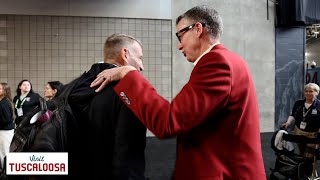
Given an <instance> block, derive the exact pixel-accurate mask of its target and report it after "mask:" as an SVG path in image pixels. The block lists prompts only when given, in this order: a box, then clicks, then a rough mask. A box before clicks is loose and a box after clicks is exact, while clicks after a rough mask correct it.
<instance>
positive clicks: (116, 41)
mask: <svg viewBox="0 0 320 180" xmlns="http://www.w3.org/2000/svg"><path fill="white" fill-rule="evenodd" d="M134 43H138V44H139V45H140V46H141V47H142V43H141V42H140V41H139V40H138V39H136V38H134V37H132V36H129V35H126V34H113V35H111V36H109V37H108V38H107V40H106V42H105V43H104V48H103V55H104V60H106V59H114V58H115V57H116V56H117V55H118V54H119V52H120V50H121V49H122V48H124V47H126V48H129V49H131V46H132V45H133V44H134Z"/></svg>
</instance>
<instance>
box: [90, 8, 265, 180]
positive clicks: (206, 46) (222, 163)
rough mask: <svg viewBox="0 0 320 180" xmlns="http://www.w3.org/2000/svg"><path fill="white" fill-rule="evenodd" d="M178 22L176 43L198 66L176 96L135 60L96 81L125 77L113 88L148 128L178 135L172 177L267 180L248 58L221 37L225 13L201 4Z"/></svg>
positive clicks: (161, 134)
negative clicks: (168, 95) (166, 93)
mask: <svg viewBox="0 0 320 180" xmlns="http://www.w3.org/2000/svg"><path fill="white" fill-rule="evenodd" d="M176 25H177V26H176V29H177V33H176V36H177V38H178V40H179V43H178V48H179V50H180V51H181V52H182V54H183V55H184V56H185V57H186V59H187V60H188V61H189V62H191V63H193V64H194V68H193V70H192V72H191V75H190V79H189V81H188V82H187V83H186V84H185V85H184V87H183V88H182V89H181V91H180V92H179V93H178V94H177V95H176V96H175V98H174V99H173V100H172V102H171V103H170V102H168V101H167V100H166V99H165V98H163V97H161V96H160V95H159V94H158V93H157V92H156V90H155V89H154V87H153V86H152V85H151V84H150V83H149V82H148V81H147V80H146V79H145V78H144V77H143V75H141V74H140V73H139V72H138V71H137V70H136V68H134V67H131V66H122V67H118V68H113V69H108V70H104V71H103V72H102V73H100V74H99V75H98V76H97V78H96V79H95V81H94V82H93V83H92V85H91V87H96V86H97V85H99V84H101V85H100V86H99V88H98V89H96V91H97V92H99V91H100V90H101V89H103V87H104V86H105V85H106V84H108V83H109V82H110V81H117V80H120V81H119V82H118V83H117V85H115V87H114V90H115V92H116V93H117V94H118V95H119V97H120V98H121V99H122V100H123V102H124V103H125V104H126V105H127V107H129V108H130V109H131V111H133V112H134V114H135V115H136V116H137V117H138V119H139V120H140V121H141V122H142V123H143V124H144V125H145V126H146V127H147V128H148V129H149V130H150V131H152V132H153V133H154V134H155V135H156V136H157V137H159V138H171V137H175V136H177V153H176V163H175V170H174V175H173V179H175V180H186V179H192V180H212V179H217V180H218V179H219V180H223V179H224V180H227V179H228V180H231V179H242V180H252V179H259V180H265V179H266V174H265V169H264V163H263V158H262V150H261V140H260V117H259V115H260V114H259V108H258V101H257V96H256V91H255V87H254V83H253V80H252V77H251V74H250V72H249V68H248V66H247V64H246V62H245V61H244V60H243V59H242V58H241V57H239V56H238V55H236V54H235V53H233V52H231V51H230V50H228V49H226V48H225V47H224V46H223V45H222V44H221V43H220V37H221V35H222V29H223V27H222V19H221V17H220V15H219V14H218V12H217V11H216V10H214V9H212V8H210V7H208V6H196V7H193V8H191V9H190V10H188V11H187V12H185V13H184V14H182V15H181V16H179V17H178V18H177V20H176ZM105 110H106V109H105Z"/></svg>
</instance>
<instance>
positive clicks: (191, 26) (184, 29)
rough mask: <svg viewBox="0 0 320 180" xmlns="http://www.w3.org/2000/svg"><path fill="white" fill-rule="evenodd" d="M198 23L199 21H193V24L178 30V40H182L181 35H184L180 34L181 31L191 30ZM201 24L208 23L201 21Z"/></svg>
mask: <svg viewBox="0 0 320 180" xmlns="http://www.w3.org/2000/svg"><path fill="white" fill-rule="evenodd" d="M197 23H198V22H196V23H193V24H191V25H189V26H186V27H184V28H182V29H180V30H179V31H178V32H176V36H177V38H178V41H179V42H181V37H182V36H180V35H179V34H180V33H182V32H187V31H189V30H191V29H192V28H194V26H195V25H196V24H197ZM200 24H201V25H202V26H203V27H204V26H205V25H206V24H205V23H200Z"/></svg>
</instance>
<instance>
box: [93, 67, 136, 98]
mask: <svg viewBox="0 0 320 180" xmlns="http://www.w3.org/2000/svg"><path fill="white" fill-rule="evenodd" d="M132 70H137V69H136V68H134V67H132V66H121V67H118V68H111V69H106V70H104V71H102V72H101V73H99V74H98V75H97V78H96V79H95V80H94V81H93V82H92V83H91V85H90V87H95V86H97V85H100V86H99V88H98V89H96V92H99V91H101V90H102V89H103V88H104V87H106V85H107V84H108V83H109V82H112V81H118V80H120V79H122V78H123V77H124V76H125V75H126V74H128V72H130V71H132Z"/></svg>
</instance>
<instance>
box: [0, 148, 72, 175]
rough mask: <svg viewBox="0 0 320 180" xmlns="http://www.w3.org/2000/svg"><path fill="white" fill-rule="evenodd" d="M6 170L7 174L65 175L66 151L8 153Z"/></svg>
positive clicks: (66, 166) (66, 169) (66, 164)
mask: <svg viewBox="0 0 320 180" xmlns="http://www.w3.org/2000/svg"><path fill="white" fill-rule="evenodd" d="M6 170H7V174H8V175H18V174H19V175H20V174H28V175H31V174H32V175H45V174H54V175H67V174H68V153H56V152H54V153H53V152H52V153H41V152H28V153H24V152H23V153H22V152H14V153H13V152H12V153H8V154H7V161H6Z"/></svg>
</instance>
